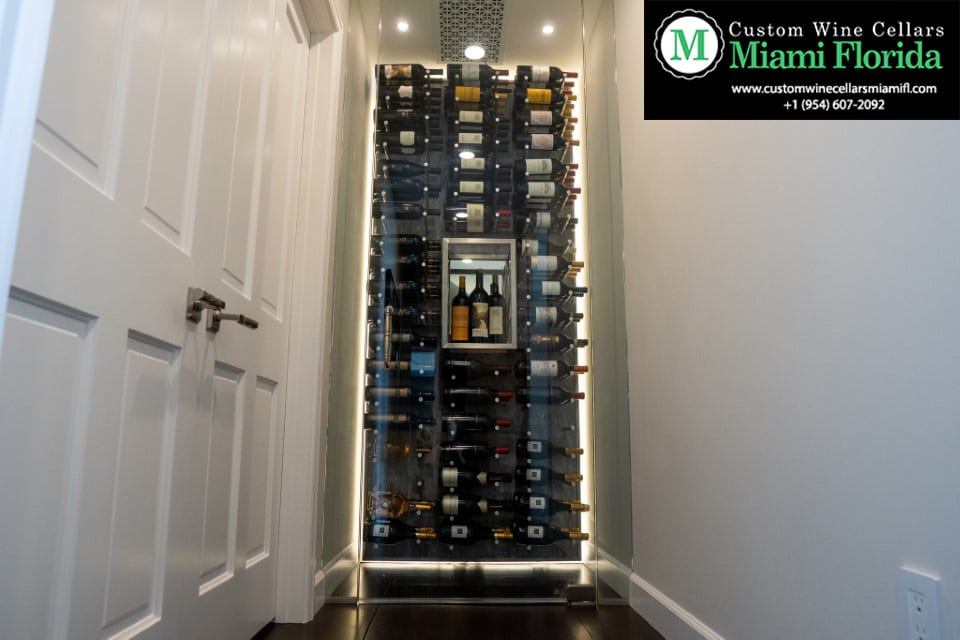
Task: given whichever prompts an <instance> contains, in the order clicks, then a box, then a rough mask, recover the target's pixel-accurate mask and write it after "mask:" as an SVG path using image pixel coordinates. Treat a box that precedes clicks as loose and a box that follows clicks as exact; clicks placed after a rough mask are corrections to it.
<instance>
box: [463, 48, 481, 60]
mask: <svg viewBox="0 0 960 640" xmlns="http://www.w3.org/2000/svg"><path fill="white" fill-rule="evenodd" d="M463 55H464V56H466V57H467V59H468V60H479V59H480V58H482V57H483V56H485V55H487V52H486V51H484V49H483V47H481V46H480V45H478V44H472V45H470V46H469V47H467V48H466V49H464V50H463Z"/></svg>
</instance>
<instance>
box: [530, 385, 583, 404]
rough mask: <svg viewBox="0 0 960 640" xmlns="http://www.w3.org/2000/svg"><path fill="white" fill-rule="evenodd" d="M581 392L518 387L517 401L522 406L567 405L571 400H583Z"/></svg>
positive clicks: (558, 388)
mask: <svg viewBox="0 0 960 640" xmlns="http://www.w3.org/2000/svg"><path fill="white" fill-rule="evenodd" d="M586 397H587V394H585V393H584V392H583V391H567V390H566V389H564V388H563V387H518V388H517V401H518V402H519V403H520V404H521V405H523V406H527V407H529V406H531V405H534V404H567V403H569V402H570V401H571V400H583V399H584V398H586Z"/></svg>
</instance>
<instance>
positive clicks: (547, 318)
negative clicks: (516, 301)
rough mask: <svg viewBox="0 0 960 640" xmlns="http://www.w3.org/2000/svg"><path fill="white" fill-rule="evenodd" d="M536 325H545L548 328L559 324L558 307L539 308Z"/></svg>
mask: <svg viewBox="0 0 960 640" xmlns="http://www.w3.org/2000/svg"><path fill="white" fill-rule="evenodd" d="M536 323H537V324H545V325H548V326H553V325H555V324H557V308H556V307H537V310H536Z"/></svg>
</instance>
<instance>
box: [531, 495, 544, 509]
mask: <svg viewBox="0 0 960 640" xmlns="http://www.w3.org/2000/svg"><path fill="white" fill-rule="evenodd" d="M546 508H547V499H546V498H544V497H543V496H536V497H533V498H530V510H531V511H544V510H546Z"/></svg>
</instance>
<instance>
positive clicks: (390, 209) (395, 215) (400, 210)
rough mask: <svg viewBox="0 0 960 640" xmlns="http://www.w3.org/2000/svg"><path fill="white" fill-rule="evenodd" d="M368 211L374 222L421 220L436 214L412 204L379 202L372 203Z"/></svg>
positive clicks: (419, 205)
mask: <svg viewBox="0 0 960 640" xmlns="http://www.w3.org/2000/svg"><path fill="white" fill-rule="evenodd" d="M422 197H423V194H420V196H419V198H422ZM419 198H418V199H419ZM370 209H371V211H370V215H371V216H372V217H373V219H374V220H421V219H423V218H425V217H427V216H428V215H430V214H431V213H433V214H436V213H438V212H437V211H431V210H429V209H427V208H426V207H424V206H423V205H421V204H416V203H414V202H393V201H389V202H387V201H381V200H377V201H374V203H373V205H372V206H371V207H370Z"/></svg>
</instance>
